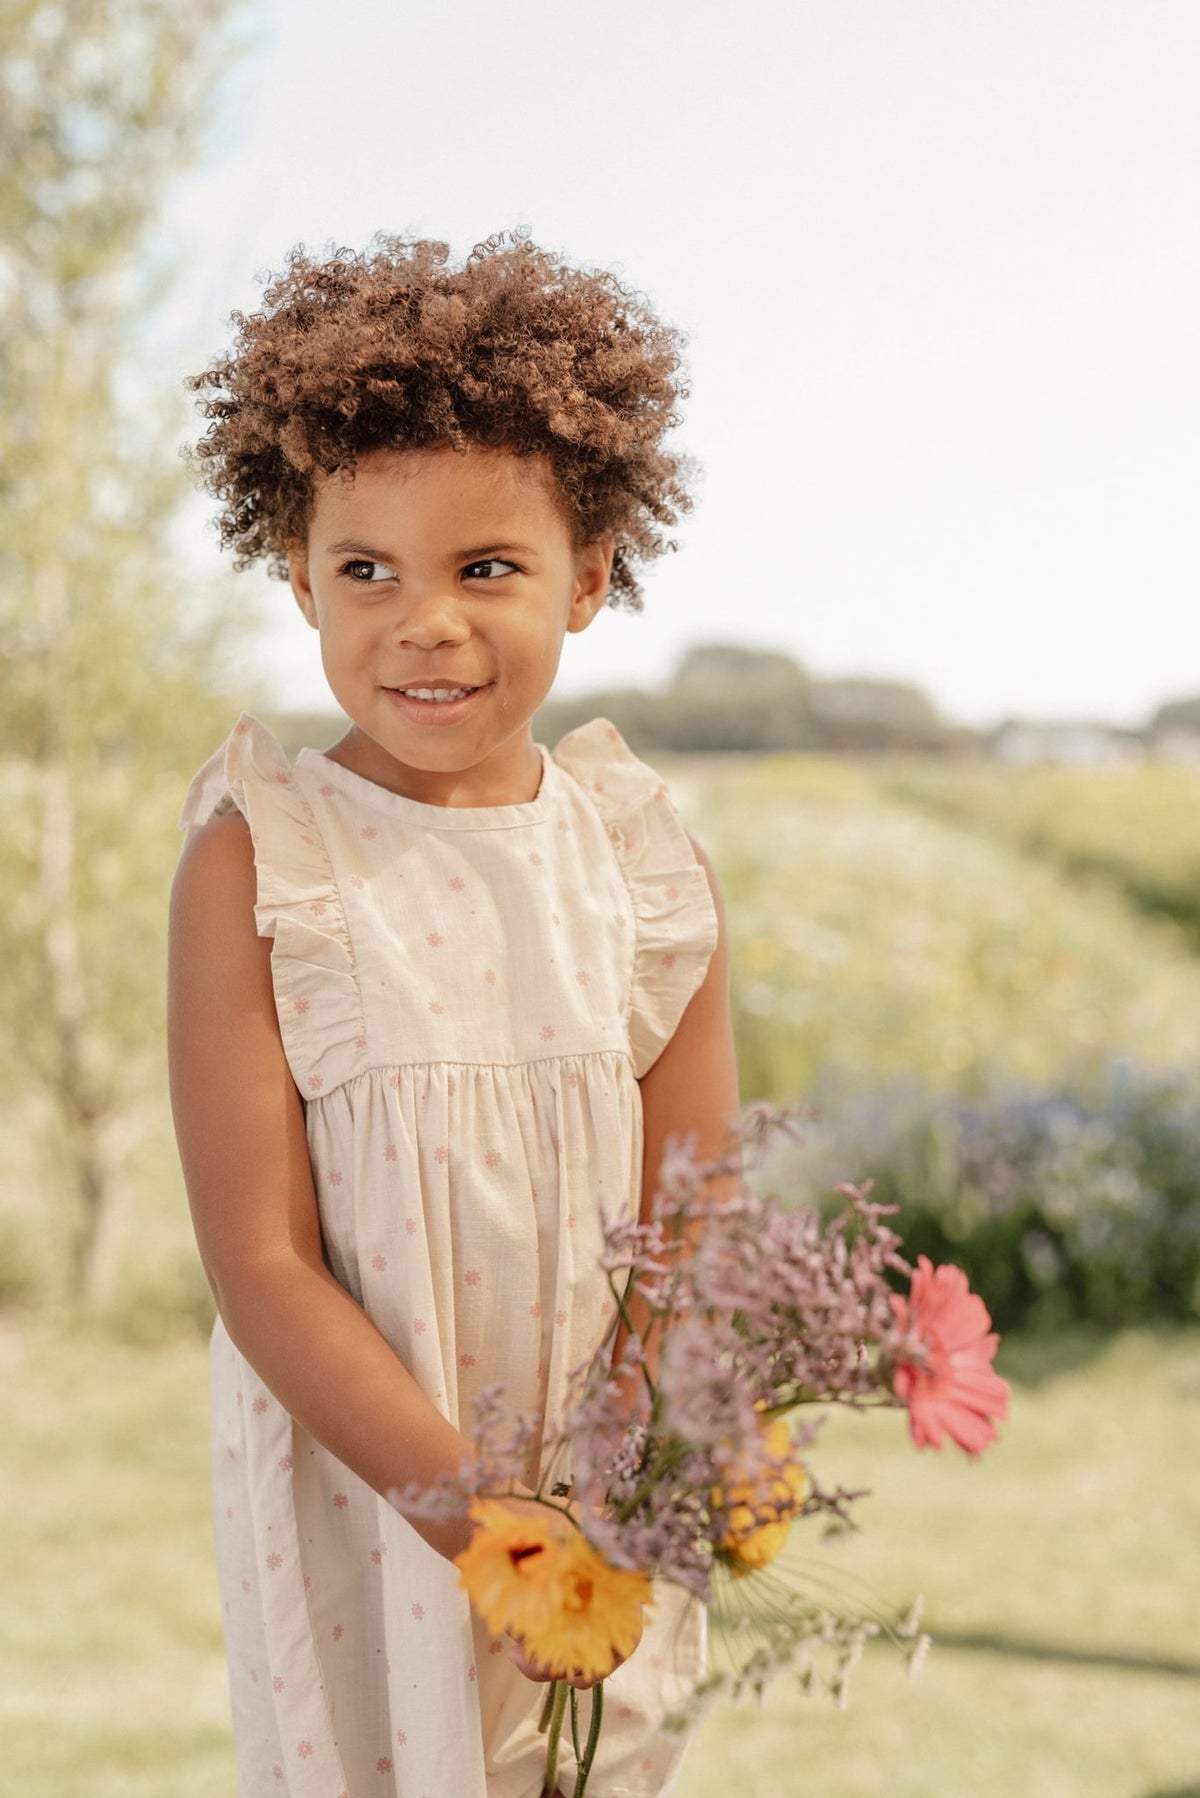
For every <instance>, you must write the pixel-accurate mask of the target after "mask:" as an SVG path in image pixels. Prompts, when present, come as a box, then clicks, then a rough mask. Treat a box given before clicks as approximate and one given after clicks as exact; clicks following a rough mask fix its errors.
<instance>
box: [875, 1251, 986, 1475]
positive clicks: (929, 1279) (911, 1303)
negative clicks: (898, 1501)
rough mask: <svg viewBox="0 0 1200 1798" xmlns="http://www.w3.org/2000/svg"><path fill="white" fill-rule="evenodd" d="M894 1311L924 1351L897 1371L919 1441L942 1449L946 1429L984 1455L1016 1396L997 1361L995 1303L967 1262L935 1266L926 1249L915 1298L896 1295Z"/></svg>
mask: <svg viewBox="0 0 1200 1798" xmlns="http://www.w3.org/2000/svg"><path fill="white" fill-rule="evenodd" d="M892 1310H893V1311H894V1312H895V1314H896V1319H897V1321H898V1322H899V1324H900V1326H901V1328H902V1329H904V1330H907V1331H909V1332H910V1333H911V1335H912V1336H913V1337H915V1338H916V1340H917V1341H918V1342H919V1343H920V1344H921V1345H922V1348H923V1350H924V1353H923V1355H922V1357H921V1359H920V1360H919V1361H917V1360H912V1361H905V1360H898V1361H897V1363H896V1366H895V1368H894V1370H893V1374H892V1385H893V1387H894V1389H895V1392H896V1396H897V1397H898V1398H899V1399H900V1400H901V1401H902V1402H903V1403H904V1404H905V1405H907V1406H908V1425H909V1429H910V1430H911V1432H912V1439H913V1441H914V1443H915V1444H916V1446H917V1447H918V1448H941V1446H942V1434H943V1432H945V1434H946V1435H947V1436H949V1437H950V1440H951V1441H952V1442H957V1443H958V1445H959V1447H960V1448H962V1449H965V1450H966V1452H967V1454H969V1455H978V1454H981V1453H982V1452H983V1450H984V1449H985V1448H986V1447H987V1445H988V1443H989V1442H994V1441H995V1440H996V1429H995V1425H994V1423H993V1421H992V1420H993V1418H1003V1417H1006V1416H1007V1414H1008V1396H1009V1388H1008V1382H1007V1381H1006V1380H1002V1379H1001V1378H1000V1376H999V1374H998V1373H997V1372H996V1371H995V1369H994V1368H993V1366H992V1357H993V1356H994V1355H995V1353H996V1346H997V1343H998V1341H999V1338H998V1337H997V1336H995V1335H993V1334H991V1323H992V1320H991V1318H990V1316H989V1315H988V1310H987V1306H986V1305H985V1304H984V1302H983V1300H982V1299H981V1298H980V1297H979V1295H978V1293H974V1292H972V1291H971V1290H970V1288H969V1286H968V1285H967V1276H966V1274H964V1272H963V1270H962V1268H961V1267H953V1266H946V1267H934V1265H933V1263H932V1262H931V1261H930V1259H929V1257H928V1256H927V1255H920V1256H918V1258H917V1265H916V1270H915V1272H914V1273H913V1277H912V1287H911V1290H910V1292H909V1296H908V1298H907V1299H904V1298H901V1297H900V1296H899V1295H898V1294H895V1293H893V1295H892Z"/></svg>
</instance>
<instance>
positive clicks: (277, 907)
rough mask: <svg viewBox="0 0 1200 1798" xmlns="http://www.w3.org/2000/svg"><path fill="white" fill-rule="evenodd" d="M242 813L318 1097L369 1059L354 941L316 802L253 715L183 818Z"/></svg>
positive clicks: (288, 1016)
mask: <svg viewBox="0 0 1200 1798" xmlns="http://www.w3.org/2000/svg"><path fill="white" fill-rule="evenodd" d="M232 810H237V811H239V812H240V813H241V814H242V816H243V817H244V818H245V820H246V822H247V824H248V825H249V827H250V840H251V842H252V844H253V845H254V865H255V872H256V876H257V902H256V904H255V907H254V919H255V925H256V928H257V930H258V934H259V935H260V936H264V937H270V938H273V945H272V950H271V973H272V979H273V982H274V988H275V1007H276V1010H277V1012H278V1014H279V1028H280V1034H281V1035H282V1037H283V1046H284V1050H285V1052H286V1054H287V1058H288V1064H289V1066H290V1067H291V1070H292V1075H293V1078H294V1079H295V1082H296V1085H297V1086H298V1087H299V1089H300V1092H301V1094H302V1095H303V1096H304V1097H305V1098H306V1099H314V1098H317V1097H318V1096H319V1095H320V1094H322V1093H326V1092H329V1091H330V1090H331V1089H332V1088H333V1087H335V1086H338V1085H340V1084H341V1083H342V1082H343V1081H345V1080H348V1079H351V1078H353V1076H354V1075H355V1074H357V1073H359V1072H361V1071H362V1069H363V1067H365V1065H366V1061H367V1058H366V1054H365V1050H366V1047H367V1044H366V1036H365V1026H364V1022H363V1008H362V999H361V995H360V992H359V987H358V981H357V978H356V974H355V959H354V946H353V943H352V942H351V939H350V933H349V931H348V929H347V927H346V919H345V913H344V911H343V908H342V903H341V898H340V895H339V893H338V887H337V881H336V879H335V876H334V872H333V867H332V864H331V862H330V859H329V855H328V852H327V851H326V848H325V844H324V842H323V841H322V838H321V833H320V830H319V828H318V825H317V822H316V819H315V818H314V816H313V812H312V808H311V806H310V805H309V803H308V801H307V799H306V798H305V796H304V793H303V792H302V790H301V787H300V785H299V782H298V779H297V776H296V773H295V771H294V770H293V769H292V767H291V764H290V763H289V761H288V759H287V756H286V755H285V754H284V752H283V749H282V747H281V746H280V744H279V743H278V742H277V741H276V740H275V738H274V737H273V736H272V735H271V733H270V731H269V730H268V729H267V728H266V726H265V725H264V724H260V723H259V721H258V719H257V718H251V717H250V716H248V715H247V714H243V715H242V717H240V718H239V719H238V721H237V723H236V724H235V725H234V727H233V730H232V732H231V733H230V735H229V737H228V738H227V740H226V742H225V743H224V744H223V745H222V746H221V748H220V749H218V750H217V752H216V754H215V755H214V756H212V757H211V758H210V759H209V760H208V761H207V762H206V763H205V765H204V767H203V768H201V770H200V772H199V773H198V774H197V775H196V777H195V779H194V780H193V782H192V784H191V786H190V788H189V789H188V793H187V797H186V799H185V800H184V805H183V812H182V815H181V818H180V823H181V825H182V827H183V829H184V830H186V831H187V832H188V834H189V836H190V835H191V834H192V833H193V832H194V831H196V830H199V829H200V828H201V826H202V825H204V824H207V822H208V821H209V819H210V818H213V817H218V816H220V815H221V814H222V813H223V812H228V811H232Z"/></svg>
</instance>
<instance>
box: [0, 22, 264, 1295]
mask: <svg viewBox="0 0 1200 1798" xmlns="http://www.w3.org/2000/svg"><path fill="white" fill-rule="evenodd" d="M233 5H234V0H173V3H172V4H171V5H170V6H167V5H163V4H161V0H122V4H121V5H120V6H119V7H113V6H112V5H111V4H109V3H108V0H4V4H3V8H2V9H0V624H2V629H0V787H2V790H3V798H4V806H3V820H4V822H3V826H2V828H3V834H4V839H5V841H4V869H5V871H4V873H3V875H2V876H0V883H2V884H0V990H3V994H4V1012H5V1015H6V1016H7V1017H8V1018H10V1019H13V1020H15V1023H16V1027H15V1030H14V1031H13V1032H12V1034H11V1036H10V1037H8V1038H7V1039H6V1040H5V1042H4V1044H3V1047H2V1048H0V1058H2V1059H3V1061H4V1062H6V1063H7V1064H8V1065H7V1066H6V1067H5V1068H4V1072H5V1075H6V1089H7V1091H8V1092H9V1093H10V1094H13V1093H15V1094H16V1095H17V1096H18V1109H19V1113H20V1122H21V1125H22V1127H23V1133H24V1135H25V1136H28V1134H29V1130H30V1128H31V1127H32V1123H34V1122H36V1123H38V1124H40V1126H41V1129H42V1136H43V1141H42V1153H41V1156H40V1160H39V1162H38V1165H39V1166H40V1168H41V1173H42V1182H41V1184H42V1186H43V1193H42V1205H41V1207H40V1209H41V1210H42V1211H43V1213H44V1215H45V1216H46V1217H47V1218H48V1219H51V1220H55V1219H56V1220H57V1231H58V1243H59V1248H60V1250H61V1254H60V1261H61V1262H62V1263H63V1264H64V1265H65V1266H66V1267H67V1268H68V1269H69V1271H70V1284H71V1285H72V1286H73V1287H74V1288H75V1289H76V1290H77V1291H87V1292H88V1293H89V1294H90V1296H92V1297H93V1298H100V1297H103V1296H104V1288H105V1286H106V1285H107V1284H108V1283H109V1282H110V1281H111V1275H112V1269H113V1264H114V1256H115V1247H116V1231H115V1223H116V1219H117V1217H118V1214H119V1200H120V1195H121V1192H122V1190H123V1182H124V1178H125V1174H126V1171H127V1166H128V1161H129V1156H130V1154H131V1151H132V1149H133V1146H134V1144H135V1142H136V1140H137V1137H138V1134H139V1132H140V1130H141V1129H142V1128H143V1127H144V1111H145V1100H144V1095H145V1093H146V1091H147V1090H148V1087H149V1085H150V1084H151V1083H152V1080H153V1078H154V1075H155V1071H156V1070H157V1068H158V1066H159V1063H160V1059H161V1049H160V1041H161V1032H160V1029H159V1018H160V1015H161V971H160V970H161V960H162V957H161V942H162V926H161V921H160V920H161V913H162V905H163V896H164V886H165V880H166V878H167V873H168V869H169V861H170V859H171V858H172V857H173V855H174V851H175V843H174V841H173V840H172V834H173V833H171V832H170V831H169V829H168V828H166V826H167V821H168V820H169V817H170V812H171V811H172V810H173V809H174V806H175V804H176V802H177V796H178V781H179V769H180V768H181V766H187V765H188V764H189V763H194V761H195V759H197V757H198V756H199V754H200V752H201V746H202V745H203V746H211V743H212V742H213V741H214V740H215V738H216V735H217V733H218V726H217V723H216V718H215V715H214V693H215V691H216V689H217V687H218V685H219V678H218V674H219V665H220V648H221V642H222V638H223V634H224V629H223V621H222V620H221V619H220V617H219V615H217V614H213V613H212V612H211V609H210V608H206V607H205V606H204V605H203V604H201V603H197V597H196V596H195V595H194V594H190V593H189V592H188V591H187V590H186V587H185V586H184V584H183V583H181V581H180V578H179V574H178V570H177V553H176V551H175V549H174V546H173V544H172V540H171V539H172V530H173V527H174V523H175V518H176V513H177V509H178V507H179V505H180V503H181V501H182V499H183V497H184V494H185V492H186V476H185V474H184V472H183V469H182V467H181V464H180V461H179V457H178V454H177V450H176V444H177V440H178V435H179V431H180V427H181V423H182V399H181V398H179V397H177V396H176V394H174V393H172V392H171V390H170V389H169V388H168V387H166V386H165V385H164V384H163V383H162V378H161V375H160V373H159V371H158V369H157V368H156V366H155V363H154V360H153V357H152V356H150V355H149V354H148V353H147V349H146V344H147V341H148V340H150V339H151V338H152V326H153V322H154V317H155V308H156V304H157V302H158V299H159V297H160V294H161V291H162V286H163V280H164V275H165V270H164V268H163V265H162V260H161V257H160V256H159V255H158V254H157V252H156V244H155V227H156V224H157V222H158V218H159V215H160V209H161V206H162V202H163V198H164V195H165V193H166V191H167V189H168V186H169V184H170V182H171V181H172V179H173V178H175V177H176V176H177V174H178V173H179V172H180V171H181V169H182V168H184V167H185V166H186V164H187V162H188V160H189V158H190V157H191V156H192V155H193V154H194V153H195V151H196V148H197V145H198V142H199V139H200V134H201V131H202V127H203V124H204V120H205V116H206V111H207V107H208V103H209V97H210V95H211V92H212V89H213V85H214V82H215V80H216V77H217V75H218V73H219V71H220V69H221V67H222V66H223V64H224V63H225V61H227V59H228V57H229V55H230V50H231V37H230V25H231V20H232V14H233ZM221 709H222V714H223V712H224V708H223V707H222V708H221ZM48 1199H52V1200H53V1204H52V1205H51V1204H47V1203H46V1200H48Z"/></svg>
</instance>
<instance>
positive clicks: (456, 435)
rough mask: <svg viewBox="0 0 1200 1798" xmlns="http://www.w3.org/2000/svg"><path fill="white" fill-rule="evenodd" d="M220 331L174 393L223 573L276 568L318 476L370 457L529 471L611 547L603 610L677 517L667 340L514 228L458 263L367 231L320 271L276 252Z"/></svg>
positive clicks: (677, 357) (578, 531)
mask: <svg viewBox="0 0 1200 1798" xmlns="http://www.w3.org/2000/svg"><path fill="white" fill-rule="evenodd" d="M232 322H233V324H234V326H235V328H236V338H235V341H234V344H233V347H232V349H231V350H230V352H229V354H228V355H225V356H223V357H221V359H220V360H218V361H216V362H214V363H213V364H212V366H211V367H209V368H207V369H205V370H204V372H203V373H202V374H198V375H195V376H193V377H192V378H191V379H190V380H189V382H188V385H189V387H191V388H192V389H193V390H194V391H195V392H197V393H198V394H200V395H201V396H202V397H201V398H200V400H199V401H198V402H197V403H198V405H199V408H200V410H201V412H202V414H203V416H204V417H205V418H206V419H207V420H208V421H209V427H208V430H207V431H206V432H205V434H204V436H203V437H202V438H201V439H200V441H199V443H198V444H197V445H196V450H195V456H196V458H197V460H198V465H199V471H200V478H201V481H202V483H203V485H204V486H205V487H206V488H207V489H208V491H209V492H210V493H211V494H212V495H213V496H214V497H215V498H216V499H217V500H218V501H219V502H220V505H221V510H220V513H219V516H218V525H219V529H220V533H221V539H222V542H223V543H224V544H226V545H227V546H229V547H231V548H232V549H233V551H234V554H235V559H236V566H237V567H239V568H245V567H248V566H249V565H250V564H251V563H253V562H255V561H256V560H258V559H259V558H264V559H265V560H266V562H267V565H268V567H269V568H270V570H271V572H272V573H273V574H283V573H285V572H286V567H285V558H286V554H287V551H288V549H289V548H294V547H295V545H296V544H297V543H299V542H301V541H302V540H303V538H304V535H305V532H306V529H307V525H308V520H309V518H310V516H311V509H312V503H313V494H314V487H315V483H316V482H317V480H318V479H319V478H320V477H322V476H324V475H328V474H332V473H334V472H335V471H338V470H342V471H351V472H352V471H353V469H354V467H355V464H356V461H357V458H358V457H359V456H361V455H364V454H366V453H367V452H368V451H371V450H376V449H391V450H407V449H424V448H428V447H430V446H432V445H435V444H446V443H448V444H451V445H453V446H454V447H456V448H465V447H466V446H467V445H468V444H469V443H477V444H482V445H484V446H486V447H489V448H503V449H506V450H510V451H512V452H514V453H515V454H517V455H518V456H529V457H532V456H544V457H545V458H546V459H547V461H548V463H549V465H550V468H551V471H552V474H553V477H554V480H555V482H556V485H557V489H558V494H559V497H560V500H561V503H562V505H563V509H564V514H565V516H566V518H567V520H568V522H569V524H570V527H571V530H572V534H573V536H574V539H575V541H576V543H577V544H580V545H582V544H585V543H589V542H594V541H595V540H596V539H597V538H599V537H602V536H605V535H608V534H610V533H611V535H612V537H613V539H614V541H615V546H616V547H615V553H614V557H613V571H612V582H611V587H610V595H609V597H610V603H612V604H617V605H620V604H624V605H626V606H629V607H631V608H633V609H638V608H639V607H640V606H641V588H640V584H639V581H638V578H637V569H638V567H639V566H640V565H641V564H643V563H645V562H647V561H649V560H650V559H651V558H652V557H654V556H657V555H660V554H662V553H663V551H665V550H671V549H674V548H675V544H674V542H672V541H671V540H670V538H669V536H668V534H667V533H669V532H670V531H671V529H672V528H673V527H674V526H675V525H676V524H677V523H678V520H679V517H680V515H681V514H682V513H683V512H686V511H688V510H689V509H690V506H691V501H690V499H689V497H688V494H687V491H686V487H685V482H686V480H687V478H688V476H689V474H690V472H691V467H690V464H689V463H688V462H687V461H685V459H684V458H682V457H680V456H677V455H672V454H670V453H669V452H668V451H666V450H664V449H663V447H662V439H663V436H664V434H665V433H666V432H667V431H668V430H669V429H670V428H671V427H672V426H673V425H675V424H676V423H677V422H678V415H677V412H676V406H677V403H678V401H680V400H681V399H683V398H685V397H686V391H687V390H686V387H685V385H684V382H683V379H682V376H681V351H682V343H683V340H682V338H681V336H680V335H679V333H678V332H676V331H675V330H674V329H673V328H672V327H671V326H669V325H666V324H664V323H663V322H662V321H661V320H660V319H658V318H656V317H655V315H654V314H653V313H652V312H651V311H650V309H649V307H648V305H647V304H646V302H645V300H644V299H643V298H642V296H640V295H638V294H635V293H632V292H630V291H629V290H628V289H627V288H625V287H623V286H622V285H621V283H620V282H619V281H618V280H617V279H616V278H615V276H613V275H611V274H606V273H603V272H590V271H585V270H581V269H577V268H570V267H568V266H567V265H566V264H564V263H563V262H561V261H560V260H558V259H557V258H556V257H555V256H553V255H551V254H550V253H548V252H547V251H545V250H541V249H539V248H538V247H537V246H536V245H535V244H533V243H531V242H530V241H529V239H528V236H527V235H526V234H525V233H523V232H514V233H502V234H500V235H498V236H495V237H491V238H489V239H488V240H487V241H486V242H485V243H482V244H478V245H476V247H475V249H474V250H472V252H471V254H470V255H469V256H468V257H467V258H466V259H465V260H464V261H463V262H462V263H461V264H460V265H458V266H455V265H454V264H453V263H452V262H451V259H450V251H449V248H448V246H447V245H446V244H443V243H437V242H433V241H430V240H426V239H417V238H403V237H392V236H387V235H384V234H381V235H380V236H378V237H376V238H374V239H373V240H372V242H371V244H370V245H369V246H368V248H367V249H366V250H365V251H364V252H363V253H362V254H358V253H356V252H354V251H351V250H338V251H336V252H335V253H334V254H332V255H331V256H330V257H329V258H328V259H327V260H325V261H319V260H316V259H314V258H312V257H310V256H309V255H307V254H306V253H305V252H304V251H303V250H301V249H296V250H293V251H292V253H291V255H290V256H289V258H288V261H287V266H286V268H285V270H284V271H283V273H282V274H281V275H279V276H278V277H276V278H274V279H272V280H271V281H270V284H269V285H268V286H267V288H266V290H265V292H264V296H263V305H262V309H261V311H258V312H255V313H251V314H249V315H247V314H245V313H241V312H238V313H235V314H234V315H233V320H232Z"/></svg>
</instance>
